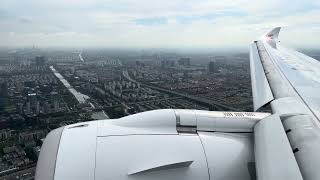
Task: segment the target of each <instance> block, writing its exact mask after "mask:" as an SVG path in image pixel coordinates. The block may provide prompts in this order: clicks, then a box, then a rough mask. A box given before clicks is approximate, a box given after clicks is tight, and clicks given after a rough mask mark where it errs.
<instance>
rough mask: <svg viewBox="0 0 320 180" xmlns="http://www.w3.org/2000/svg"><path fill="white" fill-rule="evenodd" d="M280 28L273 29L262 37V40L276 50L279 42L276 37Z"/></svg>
mask: <svg viewBox="0 0 320 180" xmlns="http://www.w3.org/2000/svg"><path fill="white" fill-rule="evenodd" d="M280 29H281V27H276V28H273V29H272V30H271V31H270V32H268V33H267V34H266V35H264V36H263V40H264V41H266V42H267V43H269V44H270V45H271V46H272V47H273V48H277V43H278V42H280V41H279V39H278V37H279V33H280Z"/></svg>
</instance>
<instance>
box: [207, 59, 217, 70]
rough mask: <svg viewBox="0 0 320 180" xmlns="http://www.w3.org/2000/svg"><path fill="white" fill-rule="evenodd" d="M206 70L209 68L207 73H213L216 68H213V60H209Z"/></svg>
mask: <svg viewBox="0 0 320 180" xmlns="http://www.w3.org/2000/svg"><path fill="white" fill-rule="evenodd" d="M208 70H209V73H215V71H216V69H215V62H214V61H210V62H209V65H208Z"/></svg>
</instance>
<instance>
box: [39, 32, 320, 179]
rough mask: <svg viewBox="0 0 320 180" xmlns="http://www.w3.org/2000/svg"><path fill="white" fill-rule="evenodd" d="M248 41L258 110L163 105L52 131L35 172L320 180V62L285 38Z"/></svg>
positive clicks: (89, 176)
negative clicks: (293, 48) (266, 108)
mask: <svg viewBox="0 0 320 180" xmlns="http://www.w3.org/2000/svg"><path fill="white" fill-rule="evenodd" d="M279 31H280V28H275V29H274V30H272V31H271V32H269V33H267V34H266V35H265V36H263V37H262V38H261V39H259V40H257V41H254V42H253V43H252V44H251V45H250V66H251V74H252V89H253V98H254V108H255V111H259V110H260V109H261V107H264V106H267V105H269V104H270V105H271V108H272V111H273V114H270V113H263V112H218V111H201V110H181V109H162V110H155V111H148V112H143V113H138V114H134V115H130V116H127V117H123V118H120V119H116V120H100V121H90V122H82V123H77V124H73V125H68V126H65V127H61V128H59V129H56V130H54V131H52V132H50V133H49V134H48V135H47V137H46V139H45V141H44V143H43V145H42V147H41V152H40V156H39V159H38V163H37V169H36V175H35V179H36V180H42V179H43V180H82V179H84V180H105V179H116V180H129V179H136V180H137V179H139V180H160V179H168V180H170V179H172V180H189V179H190V180H194V179H197V180H233V179H237V180H255V179H258V180H279V179H290V180H303V179H305V180H319V179H320V173H318V170H317V169H318V167H320V166H319V165H320V156H319V155H318V154H319V153H318V152H320V143H319V142H320V141H319V140H320V139H319V138H320V134H319V132H320V131H319V121H318V118H319V117H318V116H319V111H318V110H319V108H318V107H319V103H317V102H319V101H318V99H317V96H316V95H317V94H316V93H317V92H320V91H317V88H318V87H320V86H318V81H319V80H320V79H319V78H318V77H319V75H318V71H317V70H320V68H318V67H319V64H318V63H317V61H316V60H314V59H312V58H309V57H307V56H305V55H302V54H301V53H298V52H294V51H291V50H288V49H286V48H284V47H282V46H281V45H280V44H279V40H278V35H279Z"/></svg>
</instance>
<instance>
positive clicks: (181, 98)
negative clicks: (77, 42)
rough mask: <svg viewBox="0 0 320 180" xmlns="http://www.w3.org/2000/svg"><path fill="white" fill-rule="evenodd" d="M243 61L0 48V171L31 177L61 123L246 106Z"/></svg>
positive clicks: (230, 56)
mask: <svg viewBox="0 0 320 180" xmlns="http://www.w3.org/2000/svg"><path fill="white" fill-rule="evenodd" d="M304 53H306V54H308V55H310V56H312V57H314V58H316V59H318V60H319V59H320V51H307V52H304ZM249 64H250V62H249V54H248V52H239V53H235V52H232V51H231V50H230V52H220V53H219V52H198V53H197V52H192V53H188V52H187V51H186V52H180V51H173V50H161V49H150V50H140V51H138V50H108V49H106V50H103V49H97V50H94V49H91V50H82V51H73V50H43V49H39V48H36V47H33V48H24V49H15V50H8V49H3V50H0V129H1V130H0V154H1V155H0V179H33V178H34V173H35V166H36V162H37V158H38V155H39V152H40V148H41V144H42V142H43V140H44V138H45V137H46V135H47V134H48V132H50V131H51V130H53V129H56V128H58V127H61V126H65V125H68V124H73V123H77V122H83V121H92V120H99V119H117V118H121V117H123V116H127V115H130V114H135V113H139V112H143V111H149V110H154V109H171V108H172V109H199V110H213V111H214V110H216V111H228V110H230V111H253V104H252V94H251V78H250V65H249ZM266 111H268V107H267V108H266Z"/></svg>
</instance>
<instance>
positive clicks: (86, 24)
mask: <svg viewBox="0 0 320 180" xmlns="http://www.w3.org/2000/svg"><path fill="white" fill-rule="evenodd" d="M277 26H281V27H283V29H282V32H281V33H280V40H281V42H282V43H283V44H285V45H287V46H289V47H294V48H318V47H320V1H319V0H256V1H253V0H1V2H0V46H2V47H31V46H33V45H36V46H37V47H76V48H90V47H116V48H121V47H123V48H246V47H248V44H249V43H250V42H251V41H253V40H255V39H257V38H258V37H260V36H261V35H263V34H265V33H266V32H268V31H269V30H270V29H272V28H273V27H277Z"/></svg>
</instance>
